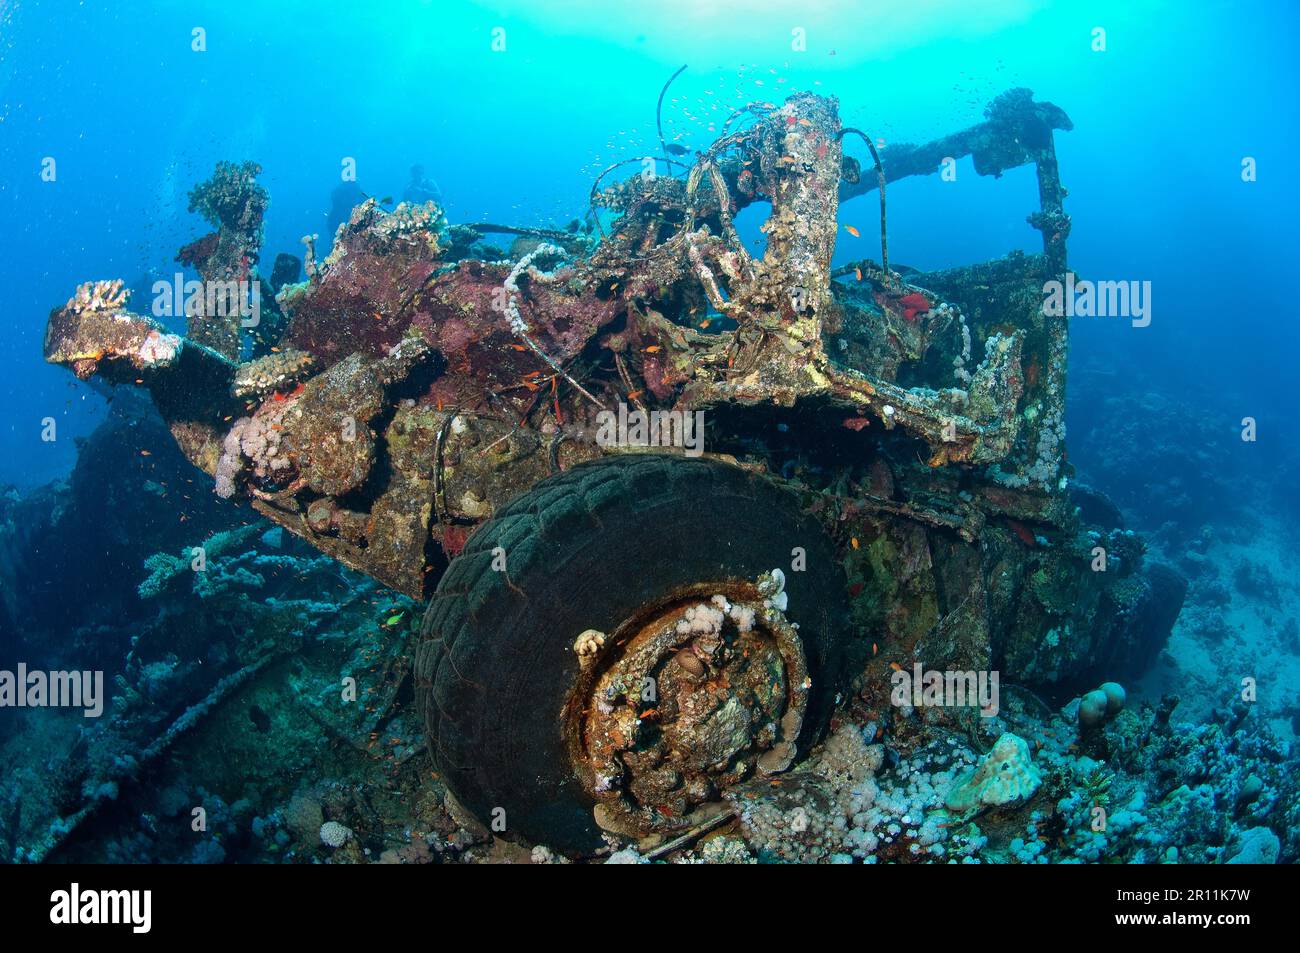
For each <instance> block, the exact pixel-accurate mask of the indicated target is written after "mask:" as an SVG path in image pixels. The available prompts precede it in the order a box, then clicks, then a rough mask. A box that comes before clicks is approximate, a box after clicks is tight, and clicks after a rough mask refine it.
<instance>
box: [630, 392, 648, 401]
mask: <svg viewBox="0 0 1300 953" xmlns="http://www.w3.org/2000/svg"><path fill="white" fill-rule="evenodd" d="M644 393H645V391H643V390H634V391H632V393H630V394H628V395H627V399H628V400H636V399H637V398H638V397H640V396H641V395H642V394H644Z"/></svg>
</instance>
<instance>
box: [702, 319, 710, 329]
mask: <svg viewBox="0 0 1300 953" xmlns="http://www.w3.org/2000/svg"><path fill="white" fill-rule="evenodd" d="M712 323H713V319H712V318H705V319H704V320H703V321H701V322H700V328H701V329H703V328H707V327H708V326H709V325H710V324H712Z"/></svg>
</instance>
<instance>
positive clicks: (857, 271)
mask: <svg viewBox="0 0 1300 953" xmlns="http://www.w3.org/2000/svg"><path fill="white" fill-rule="evenodd" d="M853 274H854V275H856V276H857V279H858V281H861V280H862V269H861V268H854V269H853Z"/></svg>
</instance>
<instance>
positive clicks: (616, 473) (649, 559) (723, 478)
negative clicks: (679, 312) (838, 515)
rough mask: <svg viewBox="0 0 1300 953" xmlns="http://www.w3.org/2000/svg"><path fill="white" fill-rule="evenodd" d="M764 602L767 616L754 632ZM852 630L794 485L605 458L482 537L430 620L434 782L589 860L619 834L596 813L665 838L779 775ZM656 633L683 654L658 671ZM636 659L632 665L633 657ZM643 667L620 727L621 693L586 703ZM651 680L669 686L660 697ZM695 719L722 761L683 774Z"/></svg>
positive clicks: (675, 461) (802, 738) (824, 696)
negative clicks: (761, 777) (736, 791)
mask: <svg viewBox="0 0 1300 953" xmlns="http://www.w3.org/2000/svg"><path fill="white" fill-rule="evenodd" d="M800 554H802V560H804V562H803V564H802V565H800V564H799V560H800V558H801V556H800ZM774 569H781V570H783V572H784V576H785V580H784V591H783V593H778V592H775V591H774V589H775V588H776V586H777V584H778V583H779V581H780V580H779V578H778V577H779V575H780V574H776V575H768V576H766V577H764V574H765V573H766V574H770V573H771V571H772V570H774ZM760 577H763V578H764V579H765V580H766V582H765V584H764V585H765V588H763V587H762V586H759V585H758V584H757V583H756V582H755V580H758V579H760ZM765 597H766V600H767V601H766V602H764V601H759V600H763V599H764V598H765ZM765 605H768V606H769V607H770V608H769V609H768V610H765V609H764V608H763V606H765ZM746 606H749V607H751V610H749V611H748V615H747V610H746V608H745V607H746ZM776 606H781V607H784V608H785V609H786V611H785V612H778V611H775V607H776ZM710 607H712V608H710ZM726 607H730V608H726ZM752 607H758V608H757V612H758V616H759V617H760V621H758V622H751V629H750V630H749V631H748V633H746V632H745V630H744V623H745V622H746V621H749V620H752V618H753V611H752ZM715 610H716V611H715ZM724 610H725V611H724ZM727 612H729V613H730V614H729V615H727V614H726V613H727ZM665 613H667V615H665ZM719 617H722V621H721V622H719V621H718V619H719ZM732 619H737V620H740V621H737V622H734V623H733V622H732V621H731V620H732ZM763 619H766V620H768V622H763V621H761V620H763ZM692 620H694V621H692ZM638 626H639V627H640V628H639V629H638ZM646 626H650V628H646ZM654 626H658V627H657V628H655V627H654ZM696 630H699V631H703V632H705V635H704V636H700V637H698V638H696V639H695V641H691V642H688V643H686V647H685V648H681V647H679V646H678V645H677V641H674V640H680V639H682V638H685V637H684V636H680V635H678V634H677V633H680V632H683V631H686V632H688V633H691V634H692V635H693V633H694V632H695V631H696ZM637 631H640V632H642V633H644V634H643V635H640V636H637V638H636V640H634V639H633V637H632V635H631V633H632V632H637ZM710 632H712V633H713V634H712V635H710ZM782 633H784V635H783V634H782ZM596 636H603V637H604V639H607V640H608V642H607V643H606V644H604V645H603V646H602V645H601V644H600V643H601V642H602V641H603V640H602V639H601V638H597V637H596ZM787 637H792V638H793V639H794V640H795V641H796V642H797V643H798V646H797V649H801V650H802V655H803V658H802V660H799V659H797V658H796V656H797V655H798V654H799V653H798V651H797V650H796V651H795V652H794V653H793V655H792V654H791V652H790V651H789V648H790V647H789V644H788V641H789V639H788V638H787ZM847 637H848V628H847V597H846V591H845V581H844V576H843V572H842V570H841V568H840V566H839V564H838V562H837V561H836V558H835V554H834V549H833V547H832V545H831V543H830V541H829V539H828V538H827V536H826V533H825V531H824V529H823V528H822V526H821V525H820V524H819V523H818V522H817V521H816V520H815V519H813V518H811V517H809V516H806V515H805V514H803V513H802V512H801V511H800V508H799V505H798V500H797V498H796V497H795V495H794V494H793V493H791V492H790V491H788V490H786V489H784V488H782V487H781V486H780V485H779V484H777V483H775V482H774V481H772V480H771V479H770V478H767V477H764V476H761V475H757V474H754V473H750V472H747V471H745V470H742V469H740V468H739V467H736V466H732V465H728V464H723V463H717V462H712V461H707V460H702V459H689V458H682V457H673V456H667V455H656V454H631V455H626V456H614V457H607V458H605V459H602V460H598V461H594V462H591V463H587V464H584V465H580V466H575V467H573V468H572V469H570V470H567V471H565V472H563V473H560V474H557V475H555V476H553V477H551V478H549V479H547V480H544V481H542V482H541V483H539V484H537V485H536V486H535V487H534V488H533V489H532V490H530V491H529V492H527V493H525V494H523V495H521V496H520V497H518V498H517V499H515V500H513V501H512V502H511V503H510V504H508V505H507V506H506V507H504V508H503V509H501V510H500V511H499V512H498V513H497V514H496V515H495V516H494V517H493V518H492V519H490V520H488V521H487V522H485V523H484V524H482V525H481V526H480V527H478V529H477V530H476V531H475V532H474V533H473V535H472V536H471V537H470V538H469V540H468V542H467V544H466V546H465V549H464V550H463V551H462V553H461V554H460V555H459V556H457V557H456V558H455V559H454V560H453V561H452V563H451V565H450V567H449V568H448V570H447V572H446V574H445V575H444V576H443V578H442V580H441V581H440V583H439V585H438V588H437V590H436V592H435V593H434V595H433V598H432V600H431V601H430V603H429V606H428V608H427V610H426V612H425V616H424V622H423V625H422V627H421V636H420V641H419V644H418V646H417V649H416V653H415V684H416V701H417V706H418V708H419V710H420V713H421V716H422V718H423V720H424V726H425V730H426V733H427V737H428V742H429V750H430V752H431V754H432V756H433V758H434V761H435V764H436V766H437V768H438V770H439V772H440V776H441V778H442V779H443V781H444V782H445V783H446V784H447V786H448V788H449V789H450V790H451V792H452V793H453V794H454V795H455V797H456V799H457V800H458V801H459V802H460V804H461V805H462V806H463V807H464V808H466V809H468V810H469V811H470V812H471V813H472V814H474V815H475V816H476V817H477V818H478V819H479V820H480V821H482V822H483V823H484V824H485V825H488V826H489V827H490V828H491V829H492V830H494V831H495V832H497V833H500V834H503V835H504V836H506V837H507V838H510V839H514V838H518V837H522V838H525V839H527V840H529V841H532V842H534V843H542V844H546V845H548V846H551V847H554V848H558V849H560V850H564V851H566V852H569V853H584V852H589V851H591V850H593V849H594V848H597V847H599V846H600V845H601V840H600V834H601V830H602V827H604V828H605V829H610V824H609V823H603V822H602V824H599V825H598V824H597V822H596V817H597V815H599V813H600V812H599V811H597V812H596V813H595V814H594V813H593V808H595V807H596V806H597V804H602V805H603V806H604V808H607V809H609V810H608V811H607V814H608V816H610V817H614V816H615V815H617V816H618V817H620V818H621V821H619V823H622V824H624V825H625V826H626V825H630V827H631V828H632V830H627V831H622V832H624V833H628V834H629V835H631V836H636V835H638V834H645V833H649V832H651V831H667V830H672V829H674V828H680V827H682V826H684V825H685V824H686V823H687V822H688V820H689V817H688V816H687V813H688V812H689V811H692V810H694V809H696V808H698V807H700V806H701V802H702V801H707V800H709V799H710V798H712V799H713V800H715V801H716V799H717V797H716V795H717V793H718V792H719V791H720V790H721V789H722V788H723V787H725V786H726V785H727V784H730V783H735V781H737V780H739V779H740V778H741V777H743V776H752V775H753V774H755V773H759V772H761V771H762V770H763V769H764V768H768V769H773V770H781V769H783V768H784V767H785V766H788V763H789V761H790V760H792V759H793V757H794V756H796V755H797V754H802V753H803V752H805V751H806V750H807V748H808V747H809V746H810V745H811V744H812V743H813V742H814V741H815V740H817V739H818V738H819V737H820V735H821V734H822V733H823V732H824V730H825V728H826V725H827V724H828V722H829V720H830V716H831V713H832V709H833V707H834V704H835V700H836V693H837V691H838V690H839V687H840V677H841V674H842V673H841V659H842V656H843V653H842V651H841V649H842V647H843V645H844V642H845V640H846V638H847ZM582 638H586V640H587V641H586V642H585V643H584V642H582ZM654 640H659V641H658V642H655V641H654ZM664 640H668V641H671V642H672V643H673V645H672V650H673V651H676V655H673V656H671V658H664V659H654V660H653V661H648V659H649V655H648V654H647V653H651V652H653V651H654V646H655V645H660V646H662V645H666V644H668V643H667V642H665V641H664ZM746 640H747V641H746ZM742 642H743V647H742ZM633 646H636V649H635V651H636V652H638V653H639V655H637V656H636V658H631V657H629V656H626V655H625V656H623V657H620V653H632V652H634V649H633ZM701 646H702V648H701ZM584 650H585V652H586V654H584ZM710 651H714V652H716V654H714V655H709V654H707V653H708V652H710ZM702 659H703V660H704V661H701V660H702ZM706 663H707V664H706ZM800 663H802V664H803V666H804V668H803V669H802V670H801V669H800V668H799V665H800ZM636 665H641V666H643V667H644V666H647V665H650V666H654V667H653V668H650V669H644V671H649V672H651V677H650V680H649V682H647V683H646V686H643V690H644V689H646V687H647V686H648V687H649V688H651V689H655V691H649V694H648V698H649V700H648V701H646V702H645V703H644V706H645V708H646V709H647V712H646V713H645V714H644V716H643V715H642V713H641V712H638V711H637V710H636V709H637V708H639V707H641V703H640V702H638V701H637V700H636V699H634V698H632V697H631V695H630V693H629V695H628V697H623V698H621V700H620V701H619V703H618V704H619V705H622V706H624V707H617V708H615V710H614V711H613V713H612V714H609V713H607V712H605V709H606V708H609V707H610V705H611V703H610V702H608V701H601V702H598V703H592V701H591V696H590V695H584V694H583V693H590V692H592V691H597V690H598V691H601V692H603V694H602V695H601V696H600V697H601V699H612V698H614V697H615V693H616V689H612V688H610V686H609V682H610V678H611V673H617V674H618V677H620V678H621V677H622V674H621V673H622V672H623V669H618V668H616V666H628V668H627V669H626V670H627V671H628V672H631V671H633V670H634V668H635V666H636ZM727 666H730V667H729V668H728V667H727ZM602 680H603V681H602ZM764 680H766V682H768V683H770V685H768V686H766V687H765V685H764V684H763V683H764ZM643 681H645V680H643ZM601 685H603V687H600V686H601ZM719 685H722V686H723V687H722V688H721V689H719V688H718V686H719ZM660 686H662V690H663V691H664V692H665V693H667V692H670V691H671V692H672V693H673V694H672V697H671V698H669V697H664V698H663V699H662V700H661V701H660V703H658V704H657V706H656V698H657V694H656V691H657V690H658V688H659V687H660ZM734 686H743V688H742V687H734ZM719 691H721V692H724V693H725V692H728V691H734V693H735V697H736V699H740V700H739V701H733V700H730V699H728V700H727V702H725V703H719V704H718V705H717V706H715V707H714V708H712V709H709V713H708V714H707V715H700V716H699V718H700V719H701V720H700V721H699V722H698V723H697V722H694V721H690V720H689V719H688V718H687V717H686V715H685V714H684V712H686V711H687V709H689V710H690V711H691V712H695V711H697V710H699V709H700V706H699V705H697V704H696V701H698V700H699V699H708V700H711V699H713V697H714V696H715V695H716V694H717V693H718V692H719ZM701 692H703V693H705V694H702V695H699V694H696V693H701ZM687 695H690V698H691V699H694V700H691V701H687V700H686V696H687ZM629 705H630V706H632V708H631V714H628V712H627V710H626V706H629ZM746 705H748V706H750V707H748V708H747V707H745V706H746ZM597 709H598V710H599V712H600V714H599V715H593V714H592V712H593V711H596V710H597ZM658 709H663V710H664V711H666V712H667V713H668V714H667V715H666V716H665V715H663V714H661V713H660V711H659V710H658ZM751 709H752V710H751ZM796 709H798V711H797V714H798V717H797V718H795V717H794V715H795V714H796ZM607 715H608V717H609V718H613V719H620V718H621V719H624V722H617V724H624V723H625V724H626V725H628V726H630V727H629V728H628V730H627V731H622V730H620V729H619V728H618V727H617V726H616V722H615V721H610V722H609V723H608V724H606V722H605V721H604V720H602V719H605V718H606V716H607ZM628 718H632V719H633V720H632V721H630V722H628V721H626V719H628ZM655 719H661V720H658V721H656V720H655ZM597 722H599V724H597ZM688 727H689V730H690V731H691V732H693V734H691V735H689V736H688V737H689V738H691V739H706V740H703V741H701V742H700V746H701V747H704V748H709V751H708V752H707V754H705V755H702V757H715V756H716V757H717V758H718V761H717V762H716V763H713V764H707V765H706V764H695V763H694V762H693V761H692V758H693V757H694V755H693V754H692V752H691V751H689V750H686V749H688V748H690V747H691V746H690V745H689V744H686V743H684V742H683V740H682V739H683V734H682V732H684V731H686V730H687V728H688ZM782 731H784V732H785V736H784V737H778V736H780V735H781V732H782ZM593 732H609V733H612V737H614V738H615V739H618V740H619V741H620V742H623V743H624V744H625V748H624V749H620V751H619V752H618V753H617V755H614V756H612V757H614V758H615V761H616V764H617V766H620V767H622V768H624V769H625V775H624V776H617V777H616V776H613V775H616V774H617V773H618V772H617V770H613V771H605V773H604V774H602V769H601V768H599V767H593V764H594V763H599V764H603V763H604V762H603V761H601V758H606V757H611V755H609V754H608V751H609V742H608V738H606V737H605V736H604V735H601V736H600V737H601V738H604V741H603V742H601V743H598V742H597V741H593V738H594V737H595V736H594V735H593V734H592V733H593ZM747 732H748V733H749V734H748V735H746V733H747ZM628 734H635V735H637V736H638V738H639V739H641V740H638V741H635V742H631V741H628V740H627V738H626V737H625V736H626V735H628ZM792 735H793V736H795V737H792ZM742 736H744V737H742ZM724 738H725V739H729V740H721V739H724ZM587 744H590V746H591V751H598V753H599V757H596V756H593V755H592V754H591V751H588V750H586V749H585V748H584V745H587ZM674 744H676V745H677V747H676V748H674V747H673V745H674ZM710 745H713V746H720V747H718V751H720V752H721V754H718V753H717V751H714V750H712V748H710ZM737 745H739V747H737ZM765 745H766V747H767V749H773V750H763V748H764V746H765ZM775 749H782V750H783V751H784V755H785V756H784V757H782V750H775ZM593 758H594V760H593ZM765 759H766V761H765ZM696 760H698V759H696ZM631 763H635V764H636V765H638V767H639V769H640V773H639V774H638V773H635V772H633V771H632V769H630V768H627V764H631ZM675 777H676V780H674V778H675ZM629 778H630V780H629ZM674 784H676V785H677V786H676V787H674ZM620 785H621V787H620ZM647 792H654V795H653V796H650V795H647ZM615 802H617V803H615ZM611 811H612V813H610V812H611ZM684 812H685V813H684ZM629 813H630V814H631V815H633V816H632V817H631V818H630V819H629V816H628V815H629Z"/></svg>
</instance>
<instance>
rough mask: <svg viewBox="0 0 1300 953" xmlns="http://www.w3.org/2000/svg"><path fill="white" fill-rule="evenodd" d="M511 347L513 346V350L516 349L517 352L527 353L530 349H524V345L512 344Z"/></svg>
mask: <svg viewBox="0 0 1300 953" xmlns="http://www.w3.org/2000/svg"><path fill="white" fill-rule="evenodd" d="M510 346H511V347H512V348H514V349H515V350H516V351H526V350H528V348H526V347H524V346H523V345H522V344H512V345H510Z"/></svg>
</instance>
